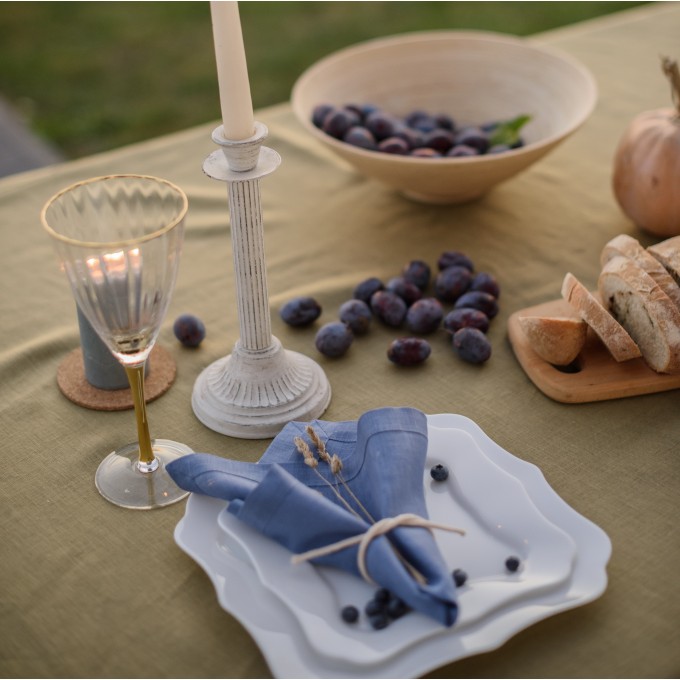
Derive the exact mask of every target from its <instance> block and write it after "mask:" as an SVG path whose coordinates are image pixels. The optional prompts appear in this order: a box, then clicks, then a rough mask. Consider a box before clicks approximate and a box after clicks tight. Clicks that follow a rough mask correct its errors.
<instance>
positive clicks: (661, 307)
mask: <svg viewBox="0 0 680 680" xmlns="http://www.w3.org/2000/svg"><path fill="white" fill-rule="evenodd" d="M598 291H599V293H600V297H601V298H602V301H603V304H604V305H605V306H606V307H607V308H608V309H609V310H610V311H611V313H612V314H613V315H614V316H615V317H616V319H617V320H618V321H619V323H621V325H622V326H624V328H625V329H626V330H627V331H628V333H629V334H630V336H631V337H632V338H633V339H634V340H635V342H636V343H637V345H638V347H639V348H640V351H641V352H642V356H643V358H644V360H645V361H646V362H647V364H648V365H649V367H650V368H652V369H654V370H655V371H657V372H658V373H677V372H680V311H679V310H678V308H677V307H676V306H675V305H674V304H673V302H672V301H671V299H670V298H669V297H668V295H666V294H665V293H664V292H663V291H662V290H661V288H660V287H659V286H658V285H657V284H656V282H655V281H654V280H653V279H652V277H651V276H650V275H649V274H648V273H647V272H646V271H645V270H644V269H643V268H642V267H640V265H638V264H637V262H635V261H634V260H631V259H630V258H627V257H622V256H617V257H614V258H612V259H611V260H609V262H607V264H606V265H605V266H604V267H603V268H602V272H601V274H600V278H599V280H598Z"/></svg>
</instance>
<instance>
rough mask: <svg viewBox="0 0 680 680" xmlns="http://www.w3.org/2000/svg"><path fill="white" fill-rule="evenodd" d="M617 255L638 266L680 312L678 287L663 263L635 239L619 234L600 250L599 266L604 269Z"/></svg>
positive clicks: (679, 291)
mask: <svg viewBox="0 0 680 680" xmlns="http://www.w3.org/2000/svg"><path fill="white" fill-rule="evenodd" d="M617 255H621V256H623V257H628V258H630V259H631V260H633V261H634V262H636V263H637V264H638V265H640V267H642V269H644V270H645V271H646V272H647V274H649V275H650V276H651V277H652V279H654V282H655V283H656V284H657V285H658V286H659V287H660V288H661V290H662V291H663V292H664V293H666V295H668V297H669V298H670V299H671V300H672V301H673V304H674V305H675V306H676V307H677V308H678V310H680V286H679V285H678V283H677V281H676V280H675V279H674V278H673V277H672V276H671V274H670V273H669V271H668V270H667V269H666V267H665V266H664V265H663V263H662V262H660V261H659V260H658V259H657V258H656V257H654V255H653V254H652V253H651V252H648V251H647V250H646V249H645V248H644V247H643V246H642V245H641V244H640V242H639V241H638V240H637V239H635V238H633V237H632V236H628V234H619V235H618V236H616V237H614V238H613V239H612V240H611V241H609V242H608V243H606V244H605V246H604V248H603V249H602V253H601V254H600V264H601V265H602V267H604V266H605V265H606V264H607V262H609V261H610V260H611V259H612V258H614V257H616V256H617Z"/></svg>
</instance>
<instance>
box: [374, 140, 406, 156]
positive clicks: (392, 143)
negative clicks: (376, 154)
mask: <svg viewBox="0 0 680 680" xmlns="http://www.w3.org/2000/svg"><path fill="white" fill-rule="evenodd" d="M410 150H411V146H410V145H409V143H408V142H407V141H405V140H404V139H402V138H401V137H396V136H393V137H388V138H387V139H383V140H382V141H381V142H379V143H378V151H382V152H383V153H391V154H396V155H398V156H405V155H406V154H408V152H409V151H410Z"/></svg>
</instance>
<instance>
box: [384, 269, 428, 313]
mask: <svg viewBox="0 0 680 680" xmlns="http://www.w3.org/2000/svg"><path fill="white" fill-rule="evenodd" d="M385 290H389V291H390V293H396V294H397V295H398V296H399V297H400V298H401V299H402V300H403V301H404V302H405V303H406V304H407V305H409V306H410V305H412V304H413V303H414V302H415V301H416V300H420V298H421V297H423V291H422V290H420V288H418V286H416V284H415V283H413V281H409V280H408V279H407V278H406V277H405V276H395V277H393V278H391V279H390V280H389V281H388V282H387V283H386V284H385Z"/></svg>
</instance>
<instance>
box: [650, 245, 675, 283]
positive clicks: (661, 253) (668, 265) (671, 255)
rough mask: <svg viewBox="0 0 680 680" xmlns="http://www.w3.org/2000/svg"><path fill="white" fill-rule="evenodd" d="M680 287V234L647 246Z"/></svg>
mask: <svg viewBox="0 0 680 680" xmlns="http://www.w3.org/2000/svg"><path fill="white" fill-rule="evenodd" d="M647 251H648V252H649V254H650V255H651V256H652V257H654V258H656V259H657V260H658V261H659V262H660V263H661V265H662V266H663V267H664V268H665V269H666V271H667V272H668V273H669V274H670V275H671V276H672V277H673V280H674V281H675V282H676V283H677V284H678V287H680V236H673V237H672V238H667V239H666V240H665V241H661V242H660V243H657V244H655V245H653V246H649V248H647Z"/></svg>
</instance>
